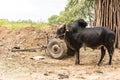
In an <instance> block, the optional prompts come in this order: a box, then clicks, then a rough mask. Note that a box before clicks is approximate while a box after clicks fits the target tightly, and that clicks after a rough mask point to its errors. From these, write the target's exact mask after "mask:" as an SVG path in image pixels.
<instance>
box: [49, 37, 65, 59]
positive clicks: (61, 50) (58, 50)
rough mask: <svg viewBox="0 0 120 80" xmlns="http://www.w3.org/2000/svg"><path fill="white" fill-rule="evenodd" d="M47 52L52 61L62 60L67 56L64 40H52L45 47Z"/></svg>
mask: <svg viewBox="0 0 120 80" xmlns="http://www.w3.org/2000/svg"><path fill="white" fill-rule="evenodd" d="M47 52H48V55H49V56H50V57H52V58H54V59H62V58H64V57H65V56H66V55H67V45H66V43H65V42H64V40H60V39H52V40H50V42H49V43H48V45H47Z"/></svg>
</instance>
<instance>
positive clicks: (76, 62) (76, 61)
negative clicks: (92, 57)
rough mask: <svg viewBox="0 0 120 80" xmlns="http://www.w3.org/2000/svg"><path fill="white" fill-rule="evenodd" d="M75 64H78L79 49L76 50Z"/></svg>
mask: <svg viewBox="0 0 120 80" xmlns="http://www.w3.org/2000/svg"><path fill="white" fill-rule="evenodd" d="M75 64H76V65H78V64H80V57H79V51H76V60H75Z"/></svg>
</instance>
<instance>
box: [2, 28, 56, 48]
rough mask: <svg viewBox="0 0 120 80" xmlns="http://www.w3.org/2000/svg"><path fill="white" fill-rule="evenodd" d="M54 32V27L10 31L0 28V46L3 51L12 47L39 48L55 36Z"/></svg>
mask: <svg viewBox="0 0 120 80" xmlns="http://www.w3.org/2000/svg"><path fill="white" fill-rule="evenodd" d="M55 31H56V26H53V27H47V30H45V29H38V28H35V27H25V28H21V29H16V30H10V29H8V28H7V27H0V46H1V47H3V48H4V49H10V48H13V47H20V48H21V49H26V48H40V47H42V46H44V45H46V44H47V39H48V38H53V37H54V36H55V35H54V33H55ZM47 37H48V38H47Z"/></svg>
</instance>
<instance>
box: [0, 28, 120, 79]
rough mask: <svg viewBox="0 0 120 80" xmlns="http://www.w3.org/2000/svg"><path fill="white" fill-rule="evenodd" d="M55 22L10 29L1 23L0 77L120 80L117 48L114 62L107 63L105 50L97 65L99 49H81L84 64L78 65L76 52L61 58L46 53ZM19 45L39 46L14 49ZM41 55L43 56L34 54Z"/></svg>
mask: <svg viewBox="0 0 120 80" xmlns="http://www.w3.org/2000/svg"><path fill="white" fill-rule="evenodd" d="M55 30H56V26H53V27H48V28H47V29H43V30H40V29H37V28H34V27H26V28H22V29H17V30H10V29H8V28H6V27H0V80H120V50H119V49H115V52H114V56H113V61H112V63H113V64H112V65H111V66H109V65H107V63H108V60H109V56H108V54H106V56H105V58H104V60H103V62H102V64H101V66H97V62H98V60H99V58H100V50H92V49H89V48H87V50H86V51H84V49H83V48H82V49H81V54H80V60H81V65H75V64H74V63H75V56H72V57H68V58H65V59H62V60H57V59H52V58H50V57H49V56H47V55H46V50H45V49H42V46H44V45H46V44H47V39H46V35H47V34H48V35H49V36H50V37H49V38H51V39H52V38H53V37H54V33H55ZM14 47H19V48H20V49H28V48H40V49H37V50H36V51H31V52H30V51H24V52H23V51H20V52H11V49H12V48H14ZM36 56H42V57H43V58H41V59H38V60H36V59H33V57H36Z"/></svg>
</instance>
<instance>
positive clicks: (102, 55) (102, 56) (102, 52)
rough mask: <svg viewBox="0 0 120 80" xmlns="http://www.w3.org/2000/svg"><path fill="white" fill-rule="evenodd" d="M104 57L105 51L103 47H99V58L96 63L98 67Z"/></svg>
mask: <svg viewBox="0 0 120 80" xmlns="http://www.w3.org/2000/svg"><path fill="white" fill-rule="evenodd" d="M104 56H105V49H104V47H101V58H100V60H99V62H98V66H99V65H100V64H101V61H102V60H103V58H104Z"/></svg>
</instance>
